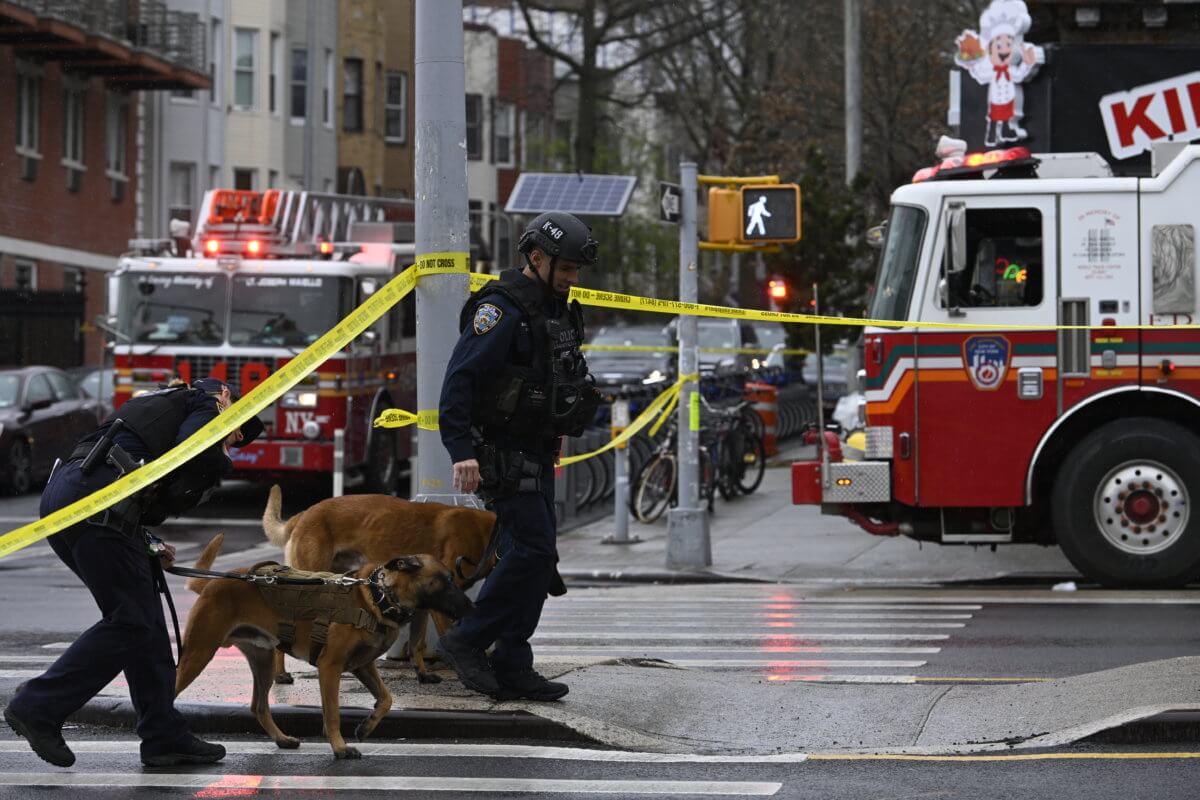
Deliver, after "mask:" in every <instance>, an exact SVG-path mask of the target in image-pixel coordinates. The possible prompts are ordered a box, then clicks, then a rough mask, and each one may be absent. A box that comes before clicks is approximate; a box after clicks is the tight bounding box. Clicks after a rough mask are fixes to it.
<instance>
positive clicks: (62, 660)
mask: <svg viewBox="0 0 1200 800" xmlns="http://www.w3.org/2000/svg"><path fill="white" fill-rule="evenodd" d="M236 399H237V398H236V397H235V396H234V395H233V394H232V393H231V392H230V390H229V387H228V386H227V385H225V384H224V383H223V382H221V381H219V380H216V379H215V378H205V379H203V380H199V381H196V382H195V383H193V384H192V385H191V386H190V387H189V386H188V385H186V384H182V383H178V385H173V386H170V387H167V388H164V389H160V390H158V391H153V392H149V393H147V394H144V395H140V396H138V397H135V398H132V399H131V400H129V401H127V402H126V403H125V404H124V405H122V406H121V407H120V408H119V409H117V410H116V411H115V412H114V413H113V414H112V415H111V416H110V417H109V418H108V419H107V420H106V421H105V422H104V423H103V424H102V425H101V426H100V427H99V428H97V429H96V430H95V431H93V432H92V433H90V434H88V435H87V436H85V437H84V438H83V439H82V440H81V441H80V442H79V443H78V444H77V445H76V446H75V449H74V451H72V452H71V453H70V455H69V456H68V457H67V458H66V460H65V462H60V463H59V464H57V465H56V467H55V470H54V472H53V474H52V475H51V477H50V481H49V483H48V484H47V485H46V489H45V491H44V492H43V493H42V502H41V515H42V516H46V515H47V514H50V513H51V512H53V511H56V510H58V509H60V508H63V507H64V506H67V505H70V504H71V503H73V502H75V501H76V500H79V499H82V498H83V497H86V496H87V495H89V494H91V493H92V492H95V491H96V490H98V489H101V488H103V487H104V486H106V485H108V484H110V483H112V482H114V481H116V480H117V479H118V478H119V477H121V476H122V475H124V474H125V473H127V472H130V471H132V470H134V469H137V468H138V467H139V466H141V465H142V464H143V463H145V462H148V461H153V460H154V459H156V458H158V457H159V456H161V455H163V454H164V453H165V452H167V451H168V450H170V449H171V448H172V447H174V446H175V445H176V444H179V443H180V442H182V441H183V440H184V439H186V438H188V437H189V436H191V435H192V434H193V433H195V432H196V431H198V430H199V429H200V428H201V427H202V426H203V425H205V424H206V423H207V422H209V421H210V420H212V419H213V418H215V417H216V416H217V415H218V414H219V413H220V412H221V411H224V410H225V409H226V408H228V407H229V405H230V404H231V403H233V402H235V401H236ZM261 432H262V423H261V422H260V421H259V420H258V419H257V418H256V417H255V418H252V419H251V420H250V421H249V422H247V423H246V424H244V425H242V426H241V429H240V430H237V431H234V432H233V433H231V434H230V435H229V436H228V437H227V438H226V439H225V440H224V441H222V442H221V443H219V444H217V445H214V446H213V447H212V448H210V449H208V450H206V451H204V452H203V453H201V454H199V455H198V456H196V457H195V458H193V459H192V460H191V461H189V462H187V463H186V464H185V465H183V466H182V467H180V468H179V469H177V470H175V471H174V472H172V473H171V474H170V475H168V476H167V477H165V478H164V479H163V480H162V481H159V482H158V483H156V484H154V485H153V486H151V487H148V488H147V489H144V490H142V491H141V492H139V493H138V494H137V495H134V496H133V497H131V498H129V499H127V500H124V501H121V502H120V503H118V504H117V505H115V506H113V507H111V508H109V509H107V510H106V511H103V512H101V513H100V514H97V515H96V516H93V517H90V518H88V519H87V520H86V521H85V522H81V523H79V524H77V525H74V526H72V527H70V528H67V529H66V530H64V531H61V532H60V533H57V534H55V535H54V536H51V537H50V547H51V548H52V549H53V550H54V552H55V554H57V555H58V557H59V558H61V559H62V560H63V562H64V563H65V564H66V565H67V566H68V567H70V568H71V571H72V572H74V573H75V574H76V575H77V576H78V577H79V578H80V580H82V581H83V582H84V584H86V585H87V587H88V589H89V590H91V593H92V597H93V598H95V600H96V604H97V605H98V606H99V607H100V611H101V613H102V614H103V617H102V618H101V620H100V621H99V622H97V623H96V624H95V625H93V626H92V627H91V628H89V629H88V630H87V631H85V632H84V633H83V634H82V635H80V637H79V638H78V639H76V640H75V642H74V643H73V644H72V645H71V646H70V647H69V648H67V650H66V652H64V653H63V654H62V656H61V657H59V659H58V660H57V661H55V662H54V664H53V665H51V666H50V668H49V669H48V670H46V672H45V673H43V674H42V675H41V676H40V677H37V678H33V679H31V680H30V681H28V682H27V683H25V684H24V686H22V687H21V688H20V690H19V691H18V692H17V694H16V695H15V696H14V697H13V698H12V700H10V701H9V704H8V707H7V708H5V709H4V719H5V721H6V722H7V723H8V724H9V726H10V727H12V729H13V730H14V731H16V732H17V733H18V734H19V735H21V736H23V737H24V738H25V739H27V740H28V742H29V745H30V747H32V748H33V751H34V752H35V753H37V754H38V755H39V756H40V757H41V758H42V759H44V760H45V761H48V762H50V763H51V764H54V765H55V766H58V767H69V766H71V764H73V763H74V761H75V755H74V754H73V753H72V752H71V749H70V748H69V747H68V746H67V744H66V742H65V741H63V738H62V725H63V722H64V721H65V720H66V719H67V717H69V716H70V715H71V714H73V713H74V712H75V711H77V710H78V709H79V708H80V707H81V706H83V704H84V703H86V702H87V701H88V700H90V699H91V698H92V697H94V696H95V695H96V694H97V693H98V692H99V691H100V690H101V689H103V688H104V687H105V686H107V685H108V684H109V683H110V682H111V681H112V680H113V678H115V677H116V676H117V674H118V673H120V672H122V671H124V673H125V679H126V681H127V682H128V684H129V695H130V698H131V699H132V700H133V707H134V709H136V711H137V715H138V721H137V732H138V736H140V737H141V739H142V744H141V758H142V761H143V763H145V764H147V765H148V766H173V765H177V764H209V763H213V762H215V761H219V760H221V759H222V758H223V757H224V756H225V748H223V747H222V746H221V745H218V744H209V743H208V742H204V741H202V740H200V739H198V738H197V737H195V736H194V735H192V734H191V733H189V732H188V729H187V725H186V724H185V722H184V720H183V717H182V716H181V715H180V713H179V712H178V711H176V710H175V665H174V662H173V661H172V658H171V656H172V654H171V642H170V639H169V638H168V636H167V627H166V623H165V620H164V617H163V611H162V605H161V603H160V600H159V596H158V587H159V586H160V582H161V567H160V566H159V563H156V562H159V561H160V560H161V563H162V564H165V565H166V566H170V565H171V564H173V563H174V560H175V549H174V548H173V547H171V546H170V545H163V544H162V543H161V542H159V541H158V540H157V539H155V538H154V537H151V536H150V535H149V534H148V533H147V532H146V530H145V528H143V527H142V526H143V525H147V524H158V523H160V522H162V521H163V519H165V517H166V516H168V515H170V514H178V513H181V512H183V511H186V510H188V509H189V508H192V507H194V506H196V505H198V504H199V503H200V502H202V501H203V500H204V499H205V497H206V495H207V493H208V491H210V490H211V489H212V488H213V487H214V486H216V485H217V484H218V483H219V482H220V478H221V476H222V475H223V474H225V473H226V472H227V471H228V469H229V468H230V466H231V461H230V458H229V448H230V447H233V446H237V445H245V444H248V443H249V442H250V441H251V440H253V439H254V437H256V436H257V435H258V434H259V433H261ZM161 585H162V586H163V587H164V588H165V582H161Z"/></svg>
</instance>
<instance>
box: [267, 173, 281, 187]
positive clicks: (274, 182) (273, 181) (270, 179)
mask: <svg viewBox="0 0 1200 800" xmlns="http://www.w3.org/2000/svg"><path fill="white" fill-rule="evenodd" d="M267 188H268V189H278V188H279V170H277V169H269V170H267Z"/></svg>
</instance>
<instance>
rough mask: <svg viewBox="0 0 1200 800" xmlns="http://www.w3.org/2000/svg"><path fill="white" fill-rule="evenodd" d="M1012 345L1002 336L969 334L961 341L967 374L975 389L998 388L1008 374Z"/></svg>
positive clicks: (989, 389)
mask: <svg viewBox="0 0 1200 800" xmlns="http://www.w3.org/2000/svg"><path fill="white" fill-rule="evenodd" d="M1010 353H1012V347H1011V346H1010V345H1009V343H1008V339H1005V338H1004V337H1003V336H970V337H968V338H967V340H966V341H965V342H963V360H964V361H965V362H966V365H967V375H968V376H969V377H970V378H971V383H973V384H975V388H976V389H981V390H983V391H992V390H993V389H999V388H1000V384H1002V383H1004V376H1005V375H1007V374H1008V357H1009V354H1010Z"/></svg>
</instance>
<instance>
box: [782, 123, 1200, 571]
mask: <svg viewBox="0 0 1200 800" xmlns="http://www.w3.org/2000/svg"><path fill="white" fill-rule="evenodd" d="M916 178H917V180H916V182H914V183H913V184H911V185H907V186H903V187H901V188H899V189H897V190H896V192H895V193H894V194H893V195H892V209H891V214H890V218H889V221H888V223H887V228H886V238H885V240H884V243H883V249H882V255H881V258H880V264H879V271H878V275H877V280H876V285H875V291H874V297H873V301H872V306H871V309H870V313H869V315H868V316H869V317H871V318H872V319H879V320H895V321H898V322H902V323H904V324H902V325H901V326H899V327H897V328H894V329H893V328H884V327H868V328H867V329H866V330H865V332H864V340H865V348H864V362H865V363H864V366H865V370H866V387H865V390H866V392H865V393H866V399H867V403H866V407H865V413H866V420H865V426H866V453H865V459H864V460H863V461H861V462H840V463H825V464H822V463H820V462H819V461H814V462H798V463H796V464H795V465H794V466H793V494H794V500H795V502H796V503H800V504H819V505H820V506H821V507H822V511H823V512H824V513H829V514H841V515H845V516H849V517H850V518H851V519H853V520H855V521H856V522H858V523H859V524H860V525H861V526H862V527H864V528H866V529H867V530H870V531H871V532H873V533H878V534H903V535H907V536H910V537H913V538H916V539H919V540H924V541H931V542H940V543H943V544H952V543H953V544H964V543H965V544H989V545H991V544H1001V543H1009V542H1026V543H1040V544H1047V545H1049V544H1055V543H1057V544H1058V545H1060V546H1061V547H1062V549H1063V551H1064V553H1065V554H1066V555H1067V557H1068V558H1069V559H1070V560H1071V562H1072V563H1073V564H1074V565H1075V566H1076V567H1077V568H1078V569H1079V570H1080V571H1081V572H1082V573H1083V574H1084V575H1085V576H1087V577H1089V578H1091V579H1094V580H1097V581H1099V582H1101V583H1103V584H1106V585H1114V586H1141V587H1160V586H1173V585H1179V584H1182V583H1185V582H1187V581H1189V580H1192V579H1195V578H1197V577H1200V509H1198V513H1197V516H1195V517H1193V516H1192V514H1191V507H1192V501H1191V498H1192V495H1193V494H1196V495H1197V500H1198V501H1200V330H1198V329H1196V328H1193V327H1184V326H1191V325H1192V324H1193V323H1194V322H1195V321H1196V319H1197V312H1198V306H1197V296H1196V229H1197V226H1200V203H1198V202H1197V198H1200V146H1190V147H1187V148H1185V149H1183V150H1182V151H1181V152H1180V153H1179V154H1178V155H1177V156H1176V157H1175V158H1174V159H1173V160H1172V161H1170V162H1169V163H1168V164H1167V165H1166V166H1165V168H1164V169H1163V170H1162V171H1161V173H1160V174H1158V175H1155V176H1153V177H1144V178H1136V177H1119V178H1118V177H1112V175H1111V172H1109V170H1108V167H1107V165H1105V164H1104V162H1103V161H1102V160H1101V159H1100V158H1099V157H1098V156H1095V155H1094V154H1054V155H1050V156H1045V157H1041V156H1038V157H1035V156H1032V155H1030V154H1029V153H1028V151H1024V150H1022V149H1019V148H1018V149H1012V150H1008V151H1002V152H998V153H989V154H972V155H968V156H965V157H964V156H961V155H960V156H959V157H957V158H952V159H949V160H947V161H946V162H943V163H942V164H940V165H938V167H935V168H931V169H928V170H922V171H921V172H919V173H918V174H917V176H916ZM930 323H953V324H955V325H957V326H961V327H957V328H945V329H939V328H936V327H930ZM1053 326H1078V327H1071V328H1069V329H1055V327H1053Z"/></svg>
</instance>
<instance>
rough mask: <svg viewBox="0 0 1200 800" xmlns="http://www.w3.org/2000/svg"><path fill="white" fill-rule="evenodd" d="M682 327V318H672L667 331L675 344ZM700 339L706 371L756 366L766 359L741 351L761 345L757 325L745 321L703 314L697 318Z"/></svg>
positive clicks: (697, 335) (712, 371)
mask: <svg viewBox="0 0 1200 800" xmlns="http://www.w3.org/2000/svg"><path fill="white" fill-rule="evenodd" d="M678 330H679V320H678V319H674V320H671V322H670V324H668V325H667V331H668V333H669V335H670V337H671V344H672V345H674V344H678V341H679V334H678ZM696 340H697V345H698V346H699V347H700V353H699V362H700V363H699V366H700V372H701V373H702V374H709V373H714V372H715V373H725V372H735V371H737V370H742V369H753V368H754V362H755V361H756V360H758V361H760V363H761V360H762V358H763V356H762V355H761V354H759V355H755V354H753V353H739V352H737V351H738V350H746V349H757V348H759V347H760V345H759V343H758V335H757V334H756V333H755V331H754V325H752V324H751V323H749V322H747V321H744V320H736V319H720V318H714V317H699V318H698V319H697V320H696ZM706 351H707V352H706Z"/></svg>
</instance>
